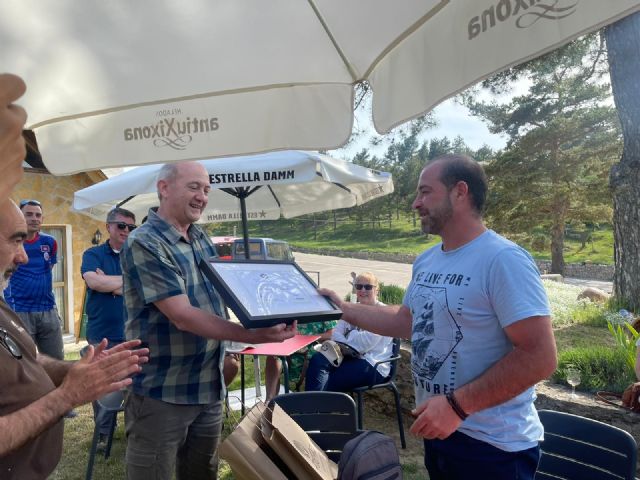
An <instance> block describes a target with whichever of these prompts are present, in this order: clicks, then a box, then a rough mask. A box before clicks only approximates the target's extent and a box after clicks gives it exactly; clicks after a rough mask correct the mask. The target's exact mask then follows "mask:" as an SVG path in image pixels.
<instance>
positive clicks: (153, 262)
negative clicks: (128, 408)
mask: <svg viewBox="0 0 640 480" xmlns="http://www.w3.org/2000/svg"><path fill="white" fill-rule="evenodd" d="M188 233H189V238H190V241H187V240H186V239H185V238H184V237H183V236H182V235H181V234H180V233H179V232H178V231H177V230H176V229H175V228H174V227H173V226H172V225H170V224H168V223H167V222H166V221H164V220H163V219H162V218H161V217H159V216H158V215H157V214H156V213H155V212H153V211H151V210H150V211H149V217H148V220H147V222H146V223H145V224H143V225H142V226H140V227H139V228H137V229H136V230H134V231H133V232H132V233H131V235H129V238H128V240H127V243H126V245H125V248H124V249H123V252H122V254H121V255H120V257H121V262H122V274H123V281H124V284H123V296H124V300H125V318H126V324H125V334H126V337H127V339H135V338H139V339H140V340H142V342H143V345H144V346H147V347H148V348H149V362H148V363H146V364H144V365H142V371H141V372H140V373H139V374H137V375H134V376H133V384H132V385H131V386H130V387H129V388H130V389H131V391H133V392H134V393H137V394H139V395H143V396H148V397H152V398H155V399H158V400H162V401H165V402H168V403H174V404H191V405H194V404H209V403H211V402H213V401H216V400H221V399H223V398H224V386H223V383H224V382H222V381H221V379H222V364H223V358H224V347H223V343H222V342H219V341H217V340H208V339H206V338H203V337H200V336H198V335H195V334H193V333H190V332H186V331H181V330H178V329H177V328H176V327H175V325H174V324H173V323H172V322H171V321H170V320H169V319H168V318H167V317H166V316H165V315H163V314H162V312H160V310H158V308H157V307H156V306H155V305H154V302H157V301H158V300H162V299H165V298H169V297H173V296H176V295H182V294H186V295H187V296H188V297H189V301H190V303H191V305H193V306H194V307H197V308H200V309H201V310H204V311H206V312H210V313H215V314H216V315H218V316H223V313H222V300H221V299H220V297H219V296H218V293H217V292H216V291H215V290H214V289H213V287H212V286H211V284H210V283H209V282H208V281H206V280H205V278H204V277H203V274H202V272H201V271H200V269H199V268H198V262H199V261H200V259H201V258H203V259H205V260H206V259H208V258H210V257H212V256H215V255H216V253H215V249H214V247H213V245H212V243H211V241H210V240H209V238H208V237H207V236H206V235H205V234H204V232H203V231H202V230H201V229H200V228H199V227H197V226H195V225H191V226H190V227H189V230H188Z"/></svg>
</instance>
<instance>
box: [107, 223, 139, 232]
mask: <svg viewBox="0 0 640 480" xmlns="http://www.w3.org/2000/svg"><path fill="white" fill-rule="evenodd" d="M109 224H111V225H115V226H116V227H117V228H118V230H125V229H127V228H128V229H129V231H130V232H133V231H134V230H135V229H136V228H138V227H137V225H136V224H135V223H125V222H109Z"/></svg>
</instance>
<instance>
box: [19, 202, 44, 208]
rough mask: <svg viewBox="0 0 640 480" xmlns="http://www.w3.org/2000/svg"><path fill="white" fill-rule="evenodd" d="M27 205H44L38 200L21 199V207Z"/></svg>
mask: <svg viewBox="0 0 640 480" xmlns="http://www.w3.org/2000/svg"><path fill="white" fill-rule="evenodd" d="M25 205H31V206H33V207H42V205H41V204H40V202H39V201H38V200H21V201H20V208H22V207H24V206H25Z"/></svg>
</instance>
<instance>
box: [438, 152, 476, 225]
mask: <svg viewBox="0 0 640 480" xmlns="http://www.w3.org/2000/svg"><path fill="white" fill-rule="evenodd" d="M435 162H439V163H442V171H441V172H440V181H441V182H442V183H443V184H444V186H445V187H447V189H448V190H451V189H452V188H453V187H454V186H455V185H456V184H457V183H458V182H465V183H466V184H467V186H468V187H469V193H471V199H472V201H471V205H472V206H473V207H474V208H475V210H476V211H477V212H478V213H480V214H482V211H483V210H484V205H485V201H486V199H487V190H488V182H487V176H486V174H485V173H484V169H483V168H482V166H481V165H480V164H479V163H478V162H476V161H475V160H474V159H473V158H471V157H469V156H468V155H458V154H447V155H441V156H439V157H437V158H434V159H433V160H431V161H430V162H429V164H431V163H435Z"/></svg>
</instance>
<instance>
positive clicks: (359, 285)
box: [355, 283, 376, 292]
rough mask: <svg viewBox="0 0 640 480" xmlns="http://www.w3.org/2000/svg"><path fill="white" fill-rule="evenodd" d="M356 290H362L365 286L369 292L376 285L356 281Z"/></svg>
mask: <svg viewBox="0 0 640 480" xmlns="http://www.w3.org/2000/svg"><path fill="white" fill-rule="evenodd" d="M355 287H356V290H362V289H363V288H364V289H365V290H366V291H367V292H368V291H369V290H373V289H374V288H375V287H376V286H375V285H369V284H368V283H367V284H364V285H363V284H362V283H356V284H355Z"/></svg>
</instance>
